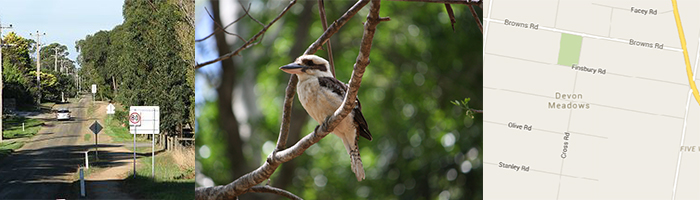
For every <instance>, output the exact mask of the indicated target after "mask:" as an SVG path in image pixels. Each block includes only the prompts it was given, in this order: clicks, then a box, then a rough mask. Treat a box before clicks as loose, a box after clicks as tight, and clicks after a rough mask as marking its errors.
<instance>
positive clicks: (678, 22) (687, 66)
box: [671, 0, 700, 105]
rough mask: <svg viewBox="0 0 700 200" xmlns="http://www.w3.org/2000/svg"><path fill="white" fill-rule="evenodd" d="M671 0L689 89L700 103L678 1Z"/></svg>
mask: <svg viewBox="0 0 700 200" xmlns="http://www.w3.org/2000/svg"><path fill="white" fill-rule="evenodd" d="M671 1H672V2H673V16H674V17H675V18H676V28H678V37H680V39H681V47H682V48H683V58H684V59H685V71H686V73H687V74H688V82H689V84H690V89H693V96H695V100H696V101H697V102H698V105H700V92H698V87H697V85H696V84H695V80H694V79H693V70H692V69H691V67H690V58H689V57H688V48H687V47H686V43H685V34H684V33H683V25H681V16H680V14H679V12H678V2H676V0H671Z"/></svg>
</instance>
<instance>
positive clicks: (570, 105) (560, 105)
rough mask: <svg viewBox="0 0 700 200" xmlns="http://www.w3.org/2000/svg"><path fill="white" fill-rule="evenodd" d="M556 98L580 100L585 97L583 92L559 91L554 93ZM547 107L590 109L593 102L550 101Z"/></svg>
mask: <svg viewBox="0 0 700 200" xmlns="http://www.w3.org/2000/svg"><path fill="white" fill-rule="evenodd" d="M554 98H555V99H562V100H578V99H583V94H576V93H573V94H562V93H559V92H555V93H554ZM547 108H549V109H569V110H576V109H590V108H591V104H589V103H579V102H573V101H572V102H569V103H557V102H553V101H552V102H548V103H547Z"/></svg>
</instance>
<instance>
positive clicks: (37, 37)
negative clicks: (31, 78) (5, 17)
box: [29, 31, 46, 105]
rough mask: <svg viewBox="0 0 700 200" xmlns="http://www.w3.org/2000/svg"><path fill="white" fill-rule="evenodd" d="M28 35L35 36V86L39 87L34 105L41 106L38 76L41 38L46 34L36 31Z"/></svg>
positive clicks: (39, 72) (39, 71)
mask: <svg viewBox="0 0 700 200" xmlns="http://www.w3.org/2000/svg"><path fill="white" fill-rule="evenodd" d="M29 35H31V36H36V84H37V85H38V86H39V98H37V99H36V103H37V104H38V105H41V78H40V76H39V74H41V36H45V35H46V33H39V31H36V34H33V33H30V34H29Z"/></svg>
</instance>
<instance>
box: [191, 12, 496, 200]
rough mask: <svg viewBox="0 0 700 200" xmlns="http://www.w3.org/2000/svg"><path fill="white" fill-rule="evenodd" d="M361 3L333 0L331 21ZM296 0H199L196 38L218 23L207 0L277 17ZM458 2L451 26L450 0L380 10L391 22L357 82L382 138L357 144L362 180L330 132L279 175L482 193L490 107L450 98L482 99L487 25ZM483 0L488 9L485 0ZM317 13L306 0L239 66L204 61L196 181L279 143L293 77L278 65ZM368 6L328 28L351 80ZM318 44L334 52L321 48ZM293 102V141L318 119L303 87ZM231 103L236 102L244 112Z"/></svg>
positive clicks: (201, 50) (331, 193)
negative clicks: (225, 100)
mask: <svg viewBox="0 0 700 200" xmlns="http://www.w3.org/2000/svg"><path fill="white" fill-rule="evenodd" d="M212 3H214V4H219V5H218V6H212ZM354 3H355V2H354V1H326V2H325V7H326V14H327V15H328V16H327V19H328V22H329V24H330V23H332V22H333V21H334V20H336V19H338V18H339V17H340V16H341V15H342V14H343V13H344V12H345V11H346V10H347V9H349V8H350V7H351V6H352V5H353V4H354ZM287 4H288V1H280V0H270V1H265V0H262V1H242V2H240V4H239V2H237V1H233V2H228V1H226V2H224V1H222V2H219V1H213V2H210V1H197V2H196V23H197V25H196V27H197V28H196V34H195V35H196V36H195V38H196V39H200V38H204V37H205V36H207V35H208V34H209V33H211V32H212V30H213V26H214V25H213V23H214V21H213V19H212V18H211V17H209V15H208V14H207V11H205V9H204V8H205V7H206V8H207V9H208V10H209V12H210V13H212V14H215V13H214V12H213V11H212V9H213V8H216V7H219V9H220V10H221V12H220V14H221V17H222V18H223V19H227V18H228V19H230V20H229V22H230V21H232V20H233V19H236V18H238V17H239V16H241V15H243V14H244V13H243V11H242V10H241V9H242V7H241V5H244V6H245V7H246V8H247V7H248V5H250V8H251V9H250V14H251V15H252V16H253V17H255V18H256V19H258V20H260V21H261V22H262V23H268V22H270V21H271V20H272V19H274V17H276V16H277V15H278V14H279V12H280V11H281V10H282V9H283V8H284V7H285V6H286V5H287ZM452 8H453V10H454V12H455V17H456V21H457V22H456V24H455V30H454V31H453V30H452V27H451V26H450V20H449V17H448V15H447V13H446V11H445V6H444V4H438V3H420V2H392V1H382V3H381V10H380V16H382V17H391V21H386V22H382V23H380V24H379V26H378V27H377V31H376V34H375V37H374V41H373V46H372V51H371V55H370V61H371V63H370V65H369V66H368V67H367V71H366V72H365V74H364V77H363V81H362V86H361V87H360V91H359V98H360V99H361V100H362V108H363V109H362V112H363V113H364V116H365V118H366V119H367V122H368V124H369V129H370V131H371V132H372V135H373V137H374V140H373V141H371V142H370V141H367V140H364V139H361V140H360V144H359V145H360V154H361V155H362V160H363V163H364V167H365V171H366V173H367V177H366V179H365V180H363V181H361V182H358V181H356V179H355V176H354V174H353V173H352V171H351V169H350V157H349V156H348V155H347V153H346V151H345V149H344V147H343V145H342V142H341V140H340V138H338V137H336V136H334V135H329V136H327V137H326V138H324V139H323V140H321V141H320V142H319V143H317V144H315V145H313V146H311V147H310V148H309V149H308V150H307V151H306V152H305V153H304V154H303V155H301V156H299V157H297V158H295V159H294V160H292V161H291V162H288V163H284V164H282V165H281V166H280V168H278V169H277V171H275V173H274V174H273V175H272V177H271V178H270V184H271V185H273V186H276V187H280V188H283V189H286V190H288V191H290V192H292V193H294V194H296V195H298V196H300V197H302V198H305V199H482V198H483V197H482V174H483V172H482V161H481V160H482V153H483V152H482V127H483V126H482V118H483V116H482V114H476V115H475V116H474V117H473V118H472V117H470V116H467V115H465V111H464V110H462V108H461V107H460V106H455V105H453V104H452V103H451V101H454V100H462V99H465V98H471V101H469V107H471V108H476V109H480V108H482V103H483V102H482V99H483V98H482V62H483V60H482V33H481V31H480V30H479V28H478V26H477V25H476V22H475V20H474V19H473V17H472V15H471V13H470V12H469V8H468V7H467V6H466V5H452ZM475 8H476V10H477V13H478V14H479V16H480V14H481V9H480V8H478V7H475ZM232 10H233V12H231V11H232ZM318 12H319V11H318V5H317V1H299V2H297V4H296V5H294V6H293V7H292V8H291V10H290V12H289V13H287V14H286V15H285V16H283V17H282V18H281V19H280V21H278V22H277V23H275V24H274V25H273V26H272V28H271V29H270V30H268V31H267V33H266V34H265V36H264V38H263V39H262V41H261V43H260V44H258V45H256V46H253V47H251V48H249V49H247V50H244V51H243V52H242V53H241V55H240V56H235V57H234V58H233V65H232V66H233V67H234V68H235V71H234V72H235V73H234V74H235V75H234V76H233V77H231V76H226V75H222V70H221V64H220V63H216V64H213V65H209V66H206V67H203V68H200V69H198V70H197V71H196V75H195V77H196V78H195V79H196V81H195V82H196V92H195V93H196V97H195V101H196V108H195V110H196V133H197V134H196V140H197V143H196V146H197V157H196V158H197V187H200V186H210V185H221V184H227V183H229V182H231V181H233V180H235V179H236V178H237V177H239V176H241V175H242V174H245V173H247V172H250V171H252V170H253V169H255V168H257V167H259V166H260V165H261V164H262V163H263V162H264V161H265V158H266V157H267V155H268V154H269V153H270V152H271V151H272V149H273V148H274V147H275V144H276V141H277V136H278V132H279V129H280V120H281V114H282V103H283V101H284V90H285V87H286V84H287V82H288V80H289V75H288V74H286V73H284V72H282V71H281V70H279V69H278V68H279V67H280V66H282V65H285V64H287V63H290V62H292V61H294V59H295V58H296V57H297V56H300V55H301V54H302V53H303V51H304V50H305V49H306V48H307V47H308V46H309V45H310V44H311V43H312V42H313V41H315V40H316V39H317V38H318V37H319V36H320V35H321V34H322V33H323V28H322V24H321V20H320V19H319V14H318ZM368 12H369V4H368V5H367V6H365V8H363V9H362V11H360V12H359V13H358V14H357V15H355V16H354V17H353V18H352V19H351V20H350V21H349V22H348V23H347V24H346V25H345V26H343V27H342V28H341V30H340V31H339V32H338V33H337V34H335V35H334V36H333V37H332V38H331V42H332V48H333V57H334V60H335V66H336V75H337V78H338V79H339V80H341V81H343V82H347V81H348V80H349V79H350V75H351V73H352V66H353V64H354V62H355V59H356V58H357V54H358V51H359V44H360V41H361V38H362V33H363V26H362V23H363V22H364V21H365V19H366V16H367V14H368ZM224 24H227V23H224ZM261 28H262V26H261V25H259V24H258V23H256V22H254V21H253V20H251V19H250V18H248V17H245V18H243V19H241V20H240V21H239V22H237V23H236V24H234V26H232V27H231V28H230V29H227V31H229V32H232V33H237V34H239V35H240V36H241V37H243V38H246V39H248V38H250V37H251V36H253V35H254V34H256V33H257V32H258V31H259V30H260V29H261ZM227 37H228V38H227V41H229V42H228V43H227V45H228V46H229V47H230V48H231V49H235V48H238V47H239V46H240V45H241V44H243V42H242V41H240V40H239V39H237V38H236V37H235V36H232V35H228V36H227ZM234 41H235V42H234ZM216 44H217V40H216V39H215V37H211V38H209V39H207V40H204V41H201V42H197V43H196V61H197V63H202V62H205V61H208V60H211V59H214V58H216V57H218V52H217V45H216ZM324 48H325V47H324ZM223 53H227V52H223ZM316 55H319V56H321V57H324V58H328V56H327V52H326V51H324V50H320V51H318V52H317V53H316ZM229 67H231V66H229ZM228 78H234V80H235V81H233V88H234V89H233V91H232V92H231V94H229V95H232V96H233V97H232V99H233V100H232V104H233V109H231V110H227V109H222V107H221V105H222V104H221V102H220V101H221V100H222V96H221V95H222V94H221V93H220V91H222V90H217V88H220V87H221V86H222V83H226V82H227V81H226V79H228ZM224 95H226V94H224ZM294 101H295V102H294V104H295V105H294V107H295V108H294V110H293V114H292V127H291V133H290V138H289V141H288V146H291V145H292V144H294V143H295V142H296V141H298V140H299V138H301V137H303V136H304V135H306V134H309V133H310V132H312V131H313V128H314V127H315V126H316V125H317V124H318V123H317V122H316V121H314V120H313V119H311V118H309V117H308V115H307V114H306V113H305V111H304V110H303V108H302V107H301V106H300V104H299V102H298V99H296V96H295V100H294ZM225 112H233V113H234V114H235V118H231V116H232V115H223V114H225ZM227 123H233V124H234V125H236V127H237V130H238V131H237V133H236V132H235V131H227V129H225V128H224V127H222V124H223V125H226V124H227ZM231 137H238V138H240V140H238V142H236V140H232V139H231ZM234 139H237V138H234ZM234 152H241V153H242V154H236V153H234ZM241 155H242V156H241ZM241 198H242V199H255V198H278V197H277V196H274V195H272V196H267V195H260V194H244V195H242V196H241Z"/></svg>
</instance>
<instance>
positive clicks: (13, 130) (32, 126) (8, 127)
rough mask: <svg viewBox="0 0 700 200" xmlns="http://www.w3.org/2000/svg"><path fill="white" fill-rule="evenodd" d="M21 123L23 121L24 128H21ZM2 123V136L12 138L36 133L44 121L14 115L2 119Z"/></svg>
mask: <svg viewBox="0 0 700 200" xmlns="http://www.w3.org/2000/svg"><path fill="white" fill-rule="evenodd" d="M22 123H24V130H22ZM2 124H3V126H2V138H4V139H14V138H24V137H31V136H34V135H36V133H38V132H39V130H40V129H41V126H42V125H44V122H43V121H41V120H39V119H33V118H25V117H17V116H14V117H8V118H6V119H3V121H2Z"/></svg>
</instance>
